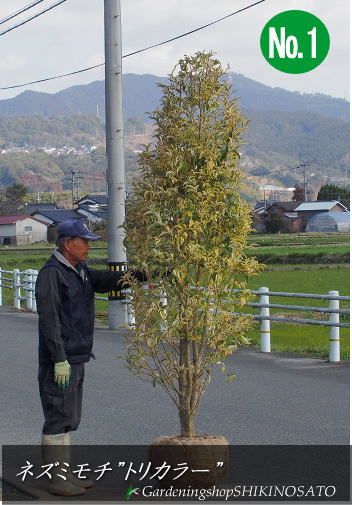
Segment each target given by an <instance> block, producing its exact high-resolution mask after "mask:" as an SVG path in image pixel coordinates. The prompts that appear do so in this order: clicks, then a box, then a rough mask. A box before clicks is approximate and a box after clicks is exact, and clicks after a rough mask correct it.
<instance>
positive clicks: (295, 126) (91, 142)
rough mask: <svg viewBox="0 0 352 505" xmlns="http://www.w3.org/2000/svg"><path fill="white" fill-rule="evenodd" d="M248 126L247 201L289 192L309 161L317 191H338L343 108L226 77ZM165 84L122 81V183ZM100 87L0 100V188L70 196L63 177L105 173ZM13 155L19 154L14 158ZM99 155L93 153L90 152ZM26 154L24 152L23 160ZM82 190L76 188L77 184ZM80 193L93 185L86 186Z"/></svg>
mask: <svg viewBox="0 0 352 505" xmlns="http://www.w3.org/2000/svg"><path fill="white" fill-rule="evenodd" d="M228 79H230V81H231V83H232V88H233V90H234V92H235V95H236V96H238V97H239V104H240V107H241V108H242V111H243V113H244V115H245V117H246V118H247V119H249V125H248V131H247V133H246V134H245V140H246V143H245V144H244V145H242V146H241V149H240V151H241V153H242V158H241V168H242V169H243V170H244V171H245V172H246V173H247V178H246V179H247V181H246V188H245V192H246V194H247V197H248V199H250V200H255V199H256V198H258V196H259V194H258V189H259V185H260V184H267V183H270V184H279V185H285V186H291V187H292V186H294V185H295V184H301V183H302V171H299V170H294V169H293V168H294V167H296V166H298V165H299V164H301V163H302V162H305V161H307V160H315V166H314V168H313V169H312V172H314V173H315V176H314V180H311V181H310V182H311V183H312V182H313V183H314V187H315V189H316V190H318V189H319V188H320V186H321V185H322V184H324V183H337V184H339V185H344V184H346V183H347V181H348V174H349V122H348V118H349V103H348V102H347V101H345V100H342V99H338V98H332V97H329V96H326V95H321V94H306V93H304V94H301V93H298V92H290V91H287V90H284V89H281V88H272V87H270V86H266V85H264V84H262V83H259V82H257V81H254V80H252V79H248V78H247V77H245V76H243V75H241V74H229V75H228ZM156 82H160V83H163V84H166V83H167V82H168V79H167V78H166V77H156V76H154V75H135V74H126V75H124V117H125V126H124V128H125V130H124V133H125V150H126V166H127V180H128V182H130V181H131V180H132V178H133V177H134V176H135V175H136V174H137V173H138V172H137V171H138V163H137V160H138V154H137V151H138V150H140V149H141V148H142V145H143V144H147V143H149V142H152V132H153V128H152V125H151V123H150V120H149V118H148V117H147V116H146V114H145V111H153V110H155V109H156V108H157V107H158V105H159V101H160V96H161V90H160V88H159V87H158V86H156ZM104 107H105V104H104V81H95V82H92V83H91V84H88V85H82V86H73V87H70V88H67V89H65V90H62V91H60V92H58V93H55V94H49V93H39V92H34V91H25V92H24V93H21V94H19V95H18V96H16V97H15V98H12V99H9V100H0V185H2V186H7V185H10V184H13V183H23V184H25V185H27V186H29V187H30V190H32V191H53V190H54V191H57V190H58V188H63V189H69V188H70V176H69V175H67V173H65V172H66V171H67V170H70V169H72V168H77V169H78V170H80V171H81V172H82V174H85V175H86V176H87V177H88V176H94V177H96V176H97V177H104V174H105V171H106V157H105V149H104V145H105V127H104V112H105V111H104ZM80 146H88V149H87V151H86V152H80V153H77V152H71V153H70V149H66V152H65V153H61V154H60V153H58V151H56V152H53V153H52V154H50V153H48V149H46V152H44V150H43V148H64V147H65V148H79V147H80ZM92 146H94V150H92V151H91V152H90V150H89V148H91V147H92ZM16 147H20V148H22V149H21V151H22V152H15V151H16ZM95 147H98V149H95ZM26 150H28V152H25V151H26ZM81 182H82V184H83V180H82V181H81ZM85 184H86V186H85V187H87V190H88V191H89V190H91V189H94V183H93V182H88V179H87V181H85Z"/></svg>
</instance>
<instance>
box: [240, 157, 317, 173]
mask: <svg viewBox="0 0 352 505" xmlns="http://www.w3.org/2000/svg"><path fill="white" fill-rule="evenodd" d="M313 162H315V160H309V161H306V162H305V163H302V164H301V165H297V166H296V167H290V168H284V169H281V170H273V171H272V172H262V173H260V174H253V173H251V174H248V175H250V176H252V177H260V176H261V175H271V174H279V173H280V174H281V173H283V172H288V171H289V170H296V169H297V168H303V167H307V166H308V165H309V164H310V163H313Z"/></svg>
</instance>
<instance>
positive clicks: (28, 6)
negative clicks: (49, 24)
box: [0, 0, 44, 25]
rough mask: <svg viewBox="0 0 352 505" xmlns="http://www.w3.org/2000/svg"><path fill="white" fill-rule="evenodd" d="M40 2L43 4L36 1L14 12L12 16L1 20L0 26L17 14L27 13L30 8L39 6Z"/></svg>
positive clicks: (42, 0)
mask: <svg viewBox="0 0 352 505" xmlns="http://www.w3.org/2000/svg"><path fill="white" fill-rule="evenodd" d="M41 2H44V0H36V1H35V2H32V3H31V4H29V5H26V6H25V7H22V9H20V10H19V11H16V12H14V13H13V14H10V15H9V16H6V18H3V19H1V20H0V25H2V24H4V23H6V21H10V19H13V18H15V17H16V16H18V15H19V14H22V13H23V12H26V11H28V10H29V9H31V8H32V7H35V6H36V5H38V4H40V3H41Z"/></svg>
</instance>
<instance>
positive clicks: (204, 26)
mask: <svg viewBox="0 0 352 505" xmlns="http://www.w3.org/2000/svg"><path fill="white" fill-rule="evenodd" d="M262 2H265V0H259V1H258V2H255V3H254V4H251V5H247V6H246V7H243V8H242V9H239V10H238V11H235V12H231V13H230V14H227V15H226V16H223V17H222V18H219V19H216V20H215V21H211V22H210V23H207V24H206V25H203V26H199V27H198V28H195V29H194V30H190V31H189V32H186V33H182V34H181V35H176V37H172V39H168V40H165V41H164V42H159V43H158V44H153V45H152V46H148V47H145V48H144V49H139V50H138V51H134V52H133V53H129V54H125V56H123V58H126V57H127V56H132V55H134V54H137V53H142V52H143V51H147V50H148V49H152V48H153V47H158V46H162V45H163V44H167V43H168V42H172V41H173V40H177V39H180V38H182V37H186V35H190V34H191V33H195V32H198V31H199V30H203V29H204V28H207V27H208V26H211V25H215V23H219V22H220V21H223V20H224V19H227V18H229V17H231V16H234V15H235V14H238V13H239V12H242V11H245V10H247V9H250V8H251V7H254V6H255V5H258V4H260V3H262Z"/></svg>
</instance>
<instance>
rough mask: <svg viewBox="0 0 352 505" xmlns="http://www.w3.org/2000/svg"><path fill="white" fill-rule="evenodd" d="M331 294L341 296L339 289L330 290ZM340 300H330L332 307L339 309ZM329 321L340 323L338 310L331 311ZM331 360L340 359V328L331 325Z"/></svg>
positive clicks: (330, 306)
mask: <svg viewBox="0 0 352 505" xmlns="http://www.w3.org/2000/svg"><path fill="white" fill-rule="evenodd" d="M329 295H333V296H339V292H338V291H329ZM339 306H340V303H339V300H329V308H330V309H339ZM329 321H330V322H332V323H339V321H340V315H339V314H336V312H330V314H329ZM329 333H330V337H329V361H331V362H334V363H336V362H338V361H340V328H339V327H338V326H330V328H329Z"/></svg>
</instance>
